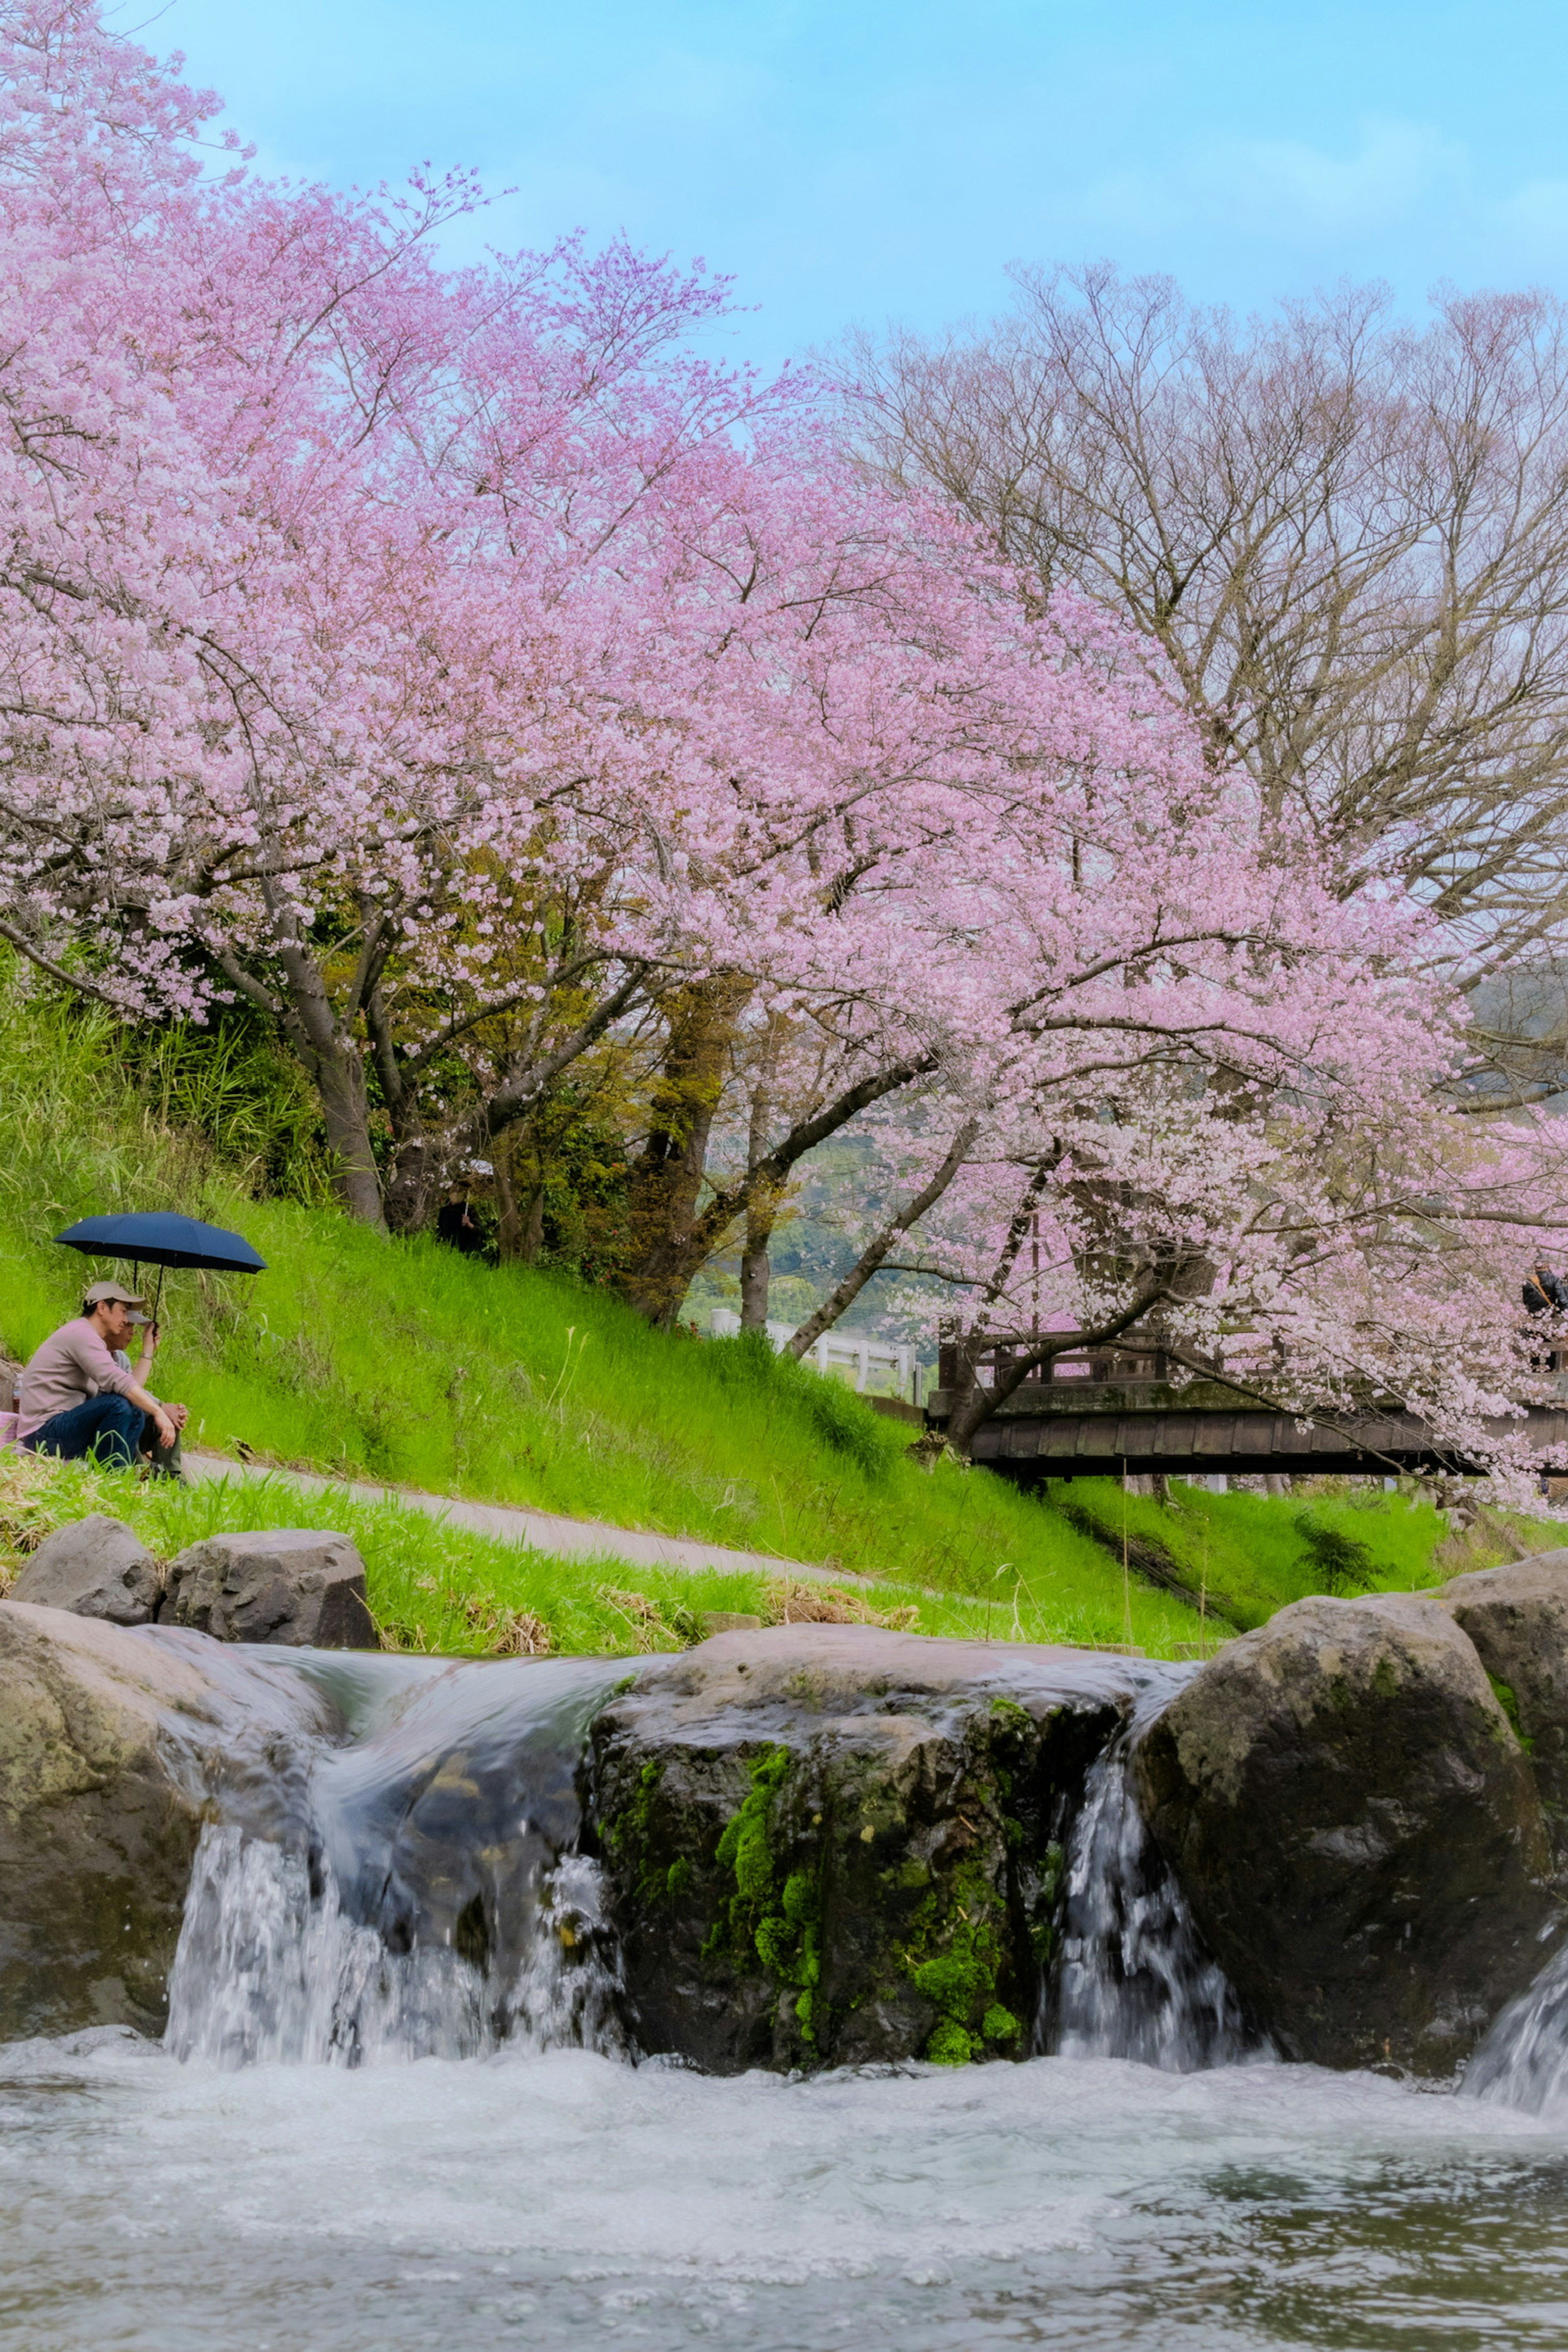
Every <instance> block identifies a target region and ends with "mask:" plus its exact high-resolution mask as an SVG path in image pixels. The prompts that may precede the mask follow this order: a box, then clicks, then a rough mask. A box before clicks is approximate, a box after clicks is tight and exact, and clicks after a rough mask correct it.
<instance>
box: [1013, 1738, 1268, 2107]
mask: <svg viewBox="0 0 1568 2352" xmlns="http://www.w3.org/2000/svg"><path fill="white" fill-rule="evenodd" d="M1151 1711H1152V1709H1150V1710H1145V1711H1141V1713H1140V1715H1139V1717H1138V1718H1137V1719H1136V1721H1135V1723H1134V1724H1133V1725H1131V1726H1129V1727H1128V1728H1127V1730H1125V1731H1124V1732H1123V1733H1122V1734H1121V1736H1120V1737H1119V1738H1116V1739H1115V1740H1114V1741H1113V1742H1112V1743H1111V1745H1110V1748H1108V1749H1107V1750H1106V1752H1105V1754H1104V1755H1103V1756H1101V1757H1100V1759H1099V1760H1098V1762H1097V1763H1095V1764H1094V1765H1093V1766H1092V1767H1091V1768H1090V1770H1089V1780H1088V1783H1087V1785H1086V1787H1085V1790H1084V1801H1083V1804H1082V1806H1081V1807H1080V1809H1079V1815H1078V1819H1077V1821H1076V1822H1075V1823H1074V1825H1073V1829H1072V1833H1071V1837H1070V1840H1069V1843H1068V1876H1067V1906H1066V1917H1065V1921H1064V1927H1063V1936H1062V1951H1061V1960H1060V1964H1059V1969H1058V1978H1057V1983H1056V1988H1055V1993H1054V2000H1053V2001H1052V2002H1051V2006H1050V2007H1049V2008H1047V2015H1046V2017H1045V2018H1044V2020H1043V2021H1042V2028H1041V2039H1042V2040H1043V2041H1044V2042H1046V2043H1047V2047H1051V2048H1054V2049H1055V2050H1056V2051H1057V2052H1058V2053H1059V2054H1060V2055H1061V2056H1062V2057H1064V2058H1136V2059H1139V2060H1141V2061H1142V2063H1143V2064H1145V2065H1149V2066H1159V2067H1162V2068H1163V2069H1165V2070H1166V2071H1167V2072H1170V2073H1174V2074H1187V2073H1191V2072H1193V2071H1194V2070H1195V2069H1197V2068H1200V2067H1206V2066H1227V2065H1234V2064H1237V2063H1241V2062H1243V2061H1245V2060H1247V2059H1248V2058H1252V2059H1267V2058H1269V2057H1271V2056H1272V2055H1273V2053H1272V2051H1271V2050H1270V2048H1269V2046H1268V2043H1267V2042H1263V2041H1261V2040H1260V2039H1259V2038H1258V2037H1257V2036H1256V2035H1254V2034H1252V2033H1250V2032H1248V2030H1247V2024H1246V2021H1245V2020H1244V2019H1243V2017H1242V2014H1241V2010H1240V2006H1239V2004H1238V2002H1237V1998H1236V1995H1235V1993H1234V1992H1233V1990H1231V1987H1230V1984H1229V1981H1228V1980H1227V1979H1226V1975H1225V1972H1224V1970H1223V1969H1221V1968H1220V1967H1219V1966H1218V1965H1217V1963H1216V1962H1215V1960H1213V1959H1212V1958H1210V1957H1209V1955H1208V1954H1207V1952H1205V1949H1204V1948H1203V1944H1202V1942H1201V1940H1200V1938H1199V1936H1198V1932H1197V1929H1196V1927H1194V1923H1193V1917H1192V1914H1191V1912H1190V1911H1189V1910H1188V1908H1187V1905H1186V1902H1185V1899H1184V1896H1183V1895H1182V1891H1181V1889H1180V1887H1179V1886H1178V1885H1176V1882H1175V1880H1174V1878H1173V1876H1172V1874H1171V1873H1170V1871H1169V1870H1168V1869H1167V1868H1166V1866H1165V1864H1164V1861H1163V1858H1162V1856H1161V1855H1160V1853H1159V1851H1158V1849H1157V1848H1156V1846H1155V1844H1154V1842H1153V1840H1152V1837H1151V1836H1150V1834H1149V1832H1148V1830H1147V1828H1146V1827H1145V1825H1144V1822H1143V1816H1142V1812H1141V1811H1139V1807H1138V1801H1137V1797H1136V1795H1135V1793H1134V1791H1133V1787H1132V1773H1131V1754H1132V1742H1133V1738H1134V1737H1135V1734H1136V1731H1137V1729H1138V1728H1139V1727H1141V1726H1142V1722H1143V1721H1144V1720H1146V1719H1147V1713H1148V1712H1151ZM1053 2008H1054V2015H1053V2014H1052V2013H1051V2010H1052V2009H1053Z"/></svg>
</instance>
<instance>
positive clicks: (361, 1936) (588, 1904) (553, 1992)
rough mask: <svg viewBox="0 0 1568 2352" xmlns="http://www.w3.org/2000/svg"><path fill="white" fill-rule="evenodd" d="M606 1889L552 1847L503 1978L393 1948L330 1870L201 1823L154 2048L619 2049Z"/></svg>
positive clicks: (448, 1954) (261, 2057) (230, 2058)
mask: <svg viewBox="0 0 1568 2352" xmlns="http://www.w3.org/2000/svg"><path fill="white" fill-rule="evenodd" d="M603 1894H604V1885H603V1874H602V1872H601V1871H600V1869H599V1866H598V1864H596V1863H595V1862H593V1861H591V1860H589V1859H588V1858H587V1857H586V1856H584V1855H581V1854H569V1855H566V1856H564V1857H563V1859H562V1860H561V1861H560V1862H559V1863H558V1864H556V1865H555V1867H554V1868H553V1869H552V1870H550V1871H547V1872H545V1873H544V1874H543V1875H542V1878H541V1880H540V1883H539V1885H538V1886H537V1889H536V1890H535V1894H534V1902H533V1905H532V1906H531V1909H532V1916H531V1922H530V1932H529V1933H528V1935H527V1938H526V1941H525V1944H524V1948H523V1953H522V1957H521V1962H520V1963H519V1964H518V1965H516V1966H515V1967H514V1968H513V1969H511V1970H510V1972H509V1973H508V1974H507V1975H506V1976H505V1977H502V1976H500V1974H499V1972H498V1970H497V1969H496V1968H495V1967H494V1966H492V1967H491V1968H490V1969H489V1970H488V1971H484V1970H481V1969H479V1967H478V1966H476V1965H475V1963H474V1961H473V1960H472V1959H470V1958H467V1957H465V1956H464V1955H463V1954H462V1953H460V1952H459V1951H458V1950H456V1949H454V1948H452V1947H451V1946H449V1945H438V1944H437V1945H431V1944H417V1943H416V1944H415V1945H414V1946H413V1948H411V1949H410V1950H408V1951H405V1952H395V1951H392V1950H390V1949H389V1948H388V1947H387V1945H386V1942H385V1940H384V1937H383V1936H382V1935H381V1933H380V1932H379V1930H378V1929H377V1928H375V1927H368V1926H366V1925H364V1924H363V1922H361V1921H357V1920H355V1919H353V1918H352V1917H350V1916H348V1914H347V1913H346V1912H345V1910H344V1907H343V1904H342V1895H341V1891H340V1889H339V1886H338V1884H337V1880H336V1878H335V1876H334V1875H333V1874H332V1873H331V1870H330V1868H329V1869H327V1870H326V1872H325V1874H324V1876H323V1877H322V1878H321V1882H320V1883H318V1884H317V1885H312V1872H311V1868H310V1863H309V1861H308V1859H307V1857H306V1856H305V1855H304V1854H303V1853H297V1852H291V1851H289V1850H288V1849H286V1848H284V1847H282V1846H280V1845H278V1844H275V1843H272V1842H270V1841H269V1840H267V1839H262V1838H254V1837H248V1836H247V1835H246V1834H245V1832H243V1831H242V1830H240V1829H239V1828H238V1827H237V1826H236V1825H235V1824H233V1823H222V1822H209V1823H208V1824H207V1826H206V1827H205V1829H204V1831H203V1832H202V1839H201V1843H200V1845H199V1847H198V1848H197V1852H196V1858H195V1867H194V1869H193V1872H192V1876H191V1887H190V1893H189V1894H188V1895H187V1896H186V1899H185V1917H184V1927H183V1929H182V1931H181V1936H180V1944H179V1950H178V1952H177V1953H176V1955H175V1959H174V1972H173V1975H172V1977H171V1979H170V1986H169V2023H168V2030H167V2032H165V2034H164V2037H163V2038H164V2046H165V2047H166V2048H167V2049H168V2050H169V2051H170V2052H171V2053H173V2054H174V2056H175V2057H176V2058H182V2059H193V2058H199V2059H203V2060H205V2061H206V2062H207V2063H209V2064H213V2065H219V2066H226V2067H236V2066H253V2065H260V2064H268V2063H271V2064H285V2065H318V2066H319V2065H345V2066H357V2065H365V2064H375V2063H385V2062H387V2061H389V2060H412V2059H416V2058H472V2057H478V2056H479V2055H481V2054H482V2053H484V2052H486V2051H489V2050H494V2049H496V2048H499V2047H500V2044H501V2043H502V2042H516V2043H518V2045H519V2046H520V2047H521V2048H523V2049H526V2050H536V2051H538V2050H556V2049H586V2050H598V2051H601V2052H604V2053H606V2054H610V2055H613V2054H624V2053H625V2051H626V2039H625V2035H624V2033H623V2032H622V2029H621V2026H620V2022H619V2019H618V2016H617V2011H616V2002H617V1998H618V1995H619V1992H620V1965H619V1958H618V1955H617V1954H616V1948H615V1946H614V1943H613V1940H612V1939H611V1938H610V1937H609V1936H608V1934H607V1932H606V1929H605V1918H604V1907H603Z"/></svg>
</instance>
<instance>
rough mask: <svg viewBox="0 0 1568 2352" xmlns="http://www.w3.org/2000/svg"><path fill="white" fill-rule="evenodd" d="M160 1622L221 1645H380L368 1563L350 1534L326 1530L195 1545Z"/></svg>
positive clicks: (172, 1581) (174, 1563)
mask: <svg viewBox="0 0 1568 2352" xmlns="http://www.w3.org/2000/svg"><path fill="white" fill-rule="evenodd" d="M158 1620H159V1622H160V1624H164V1625H186V1626H190V1627H192V1628H193V1629H194V1630H195V1632H197V1633H210V1634H212V1635H213V1637H214V1638H215V1640H216V1641H219V1642H276V1643H282V1644H284V1645H285V1646H287V1647H290V1648H299V1647H302V1646H310V1647H311V1648H315V1649H325V1650H332V1649H337V1650H374V1649H376V1648H378V1647H379V1645H380V1644H379V1636H378V1635H377V1633H376V1630H375V1621H374V1618H373V1617H372V1615H371V1613H370V1606H369V1603H368V1601H367V1600H366V1598H365V1569H364V1562H363V1559H361V1558H360V1556H359V1553H358V1552H357V1551H356V1550H355V1549H354V1547H353V1544H352V1543H350V1541H349V1539H348V1538H347V1537H346V1536H340V1535H334V1534H331V1533H330V1532H328V1531H326V1530H324V1529H322V1528H267V1529H266V1530H264V1531H262V1532H260V1533H257V1534H247V1535H216V1536H208V1537H206V1538H205V1539H204V1540H203V1541H202V1542H201V1543H195V1544H191V1545H189V1546H188V1547H187V1549H185V1550H184V1551H183V1552H181V1553H179V1554H178V1556H177V1557H176V1558H175V1559H173V1560H171V1561H170V1563H169V1576H168V1585H167V1590H166V1591H165V1594H164V1598H163V1606H162V1608H161V1609H160V1611H159V1612H158Z"/></svg>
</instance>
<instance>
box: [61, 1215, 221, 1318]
mask: <svg viewBox="0 0 1568 2352" xmlns="http://www.w3.org/2000/svg"><path fill="white" fill-rule="evenodd" d="M55 1239H56V1241H58V1242H63V1243H64V1244H65V1245H66V1247H67V1249H74V1250H81V1251H82V1252H84V1254H85V1255H87V1256H89V1257H128V1258H130V1259H131V1261H132V1265H156V1266H165V1265H200V1266H205V1267H207V1268H208V1270H209V1271H210V1272H212V1273H214V1274H265V1273H266V1271H267V1260H266V1259H265V1258H264V1257H258V1255H257V1254H256V1252H255V1251H254V1250H253V1249H252V1248H251V1246H250V1244H249V1243H248V1242H247V1240H246V1239H245V1237H244V1235H243V1234H230V1233H226V1232H225V1231H224V1229H223V1227H222V1226H221V1225H204V1224H203V1223H202V1222H201V1220H200V1219H199V1218H198V1217H177V1216H176V1215H175V1214H174V1211H173V1210H172V1209H154V1210H153V1211H151V1212H150V1213H148V1214H146V1215H144V1216H142V1215H132V1216H127V1217H83V1218H81V1219H80V1220H79V1222H78V1223H76V1224H74V1225H68V1226H67V1227H66V1230H65V1232H64V1233H63V1234H56V1235H55ZM162 1299H163V1276H162V1274H160V1275H159V1276H158V1297H157V1298H156V1299H155V1300H154V1301H153V1320H154V1321H156V1320H157V1316H158V1307H159V1305H160V1304H161V1302H162Z"/></svg>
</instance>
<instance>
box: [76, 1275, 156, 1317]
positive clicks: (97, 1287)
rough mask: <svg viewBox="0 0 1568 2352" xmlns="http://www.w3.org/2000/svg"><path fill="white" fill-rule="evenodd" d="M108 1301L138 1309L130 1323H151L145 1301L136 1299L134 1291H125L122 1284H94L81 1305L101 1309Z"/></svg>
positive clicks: (139, 1298)
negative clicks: (111, 1300)
mask: <svg viewBox="0 0 1568 2352" xmlns="http://www.w3.org/2000/svg"><path fill="white" fill-rule="evenodd" d="M109 1299H113V1300H114V1301H116V1302H117V1303H118V1304H119V1305H120V1306H121V1307H135V1308H138V1309H139V1310H140V1311H139V1312H138V1313H136V1314H133V1315H132V1318H131V1320H132V1323H151V1321H152V1320H153V1318H152V1317H151V1316H150V1315H149V1314H148V1312H147V1301H146V1300H145V1299H144V1298H141V1297H138V1296H137V1294H136V1292H135V1291H133V1290H127V1289H126V1288H125V1286H124V1285H123V1283H119V1282H95V1283H94V1284H93V1286H92V1288H91V1289H90V1290H89V1292H88V1293H87V1296H86V1297H84V1298H83V1300H82V1302H81V1303H82V1305H83V1306H84V1307H101V1306H102V1305H103V1304H104V1303H105V1301H106V1300H109Z"/></svg>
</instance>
